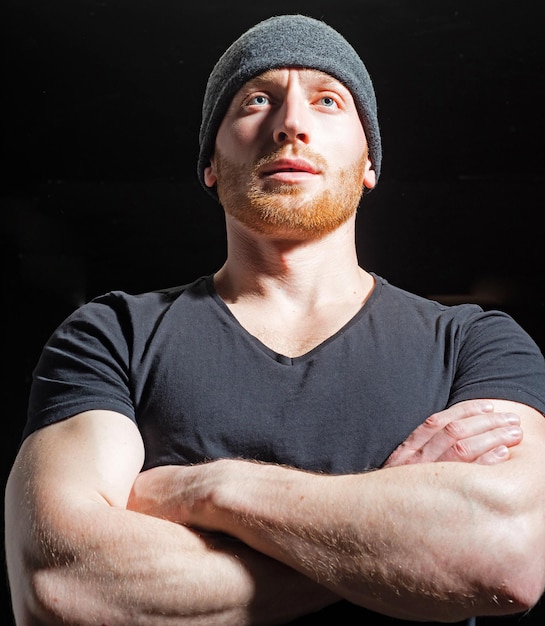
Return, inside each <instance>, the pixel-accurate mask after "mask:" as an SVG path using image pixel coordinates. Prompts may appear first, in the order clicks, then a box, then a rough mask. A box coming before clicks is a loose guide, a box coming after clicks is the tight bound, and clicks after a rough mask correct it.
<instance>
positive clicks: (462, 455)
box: [436, 414, 522, 465]
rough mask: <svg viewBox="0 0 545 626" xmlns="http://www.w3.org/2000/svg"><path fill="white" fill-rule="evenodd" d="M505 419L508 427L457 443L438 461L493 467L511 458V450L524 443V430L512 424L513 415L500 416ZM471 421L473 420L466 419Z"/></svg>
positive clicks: (499, 415) (439, 457)
mask: <svg viewBox="0 0 545 626" xmlns="http://www.w3.org/2000/svg"><path fill="white" fill-rule="evenodd" d="M498 417H499V418H501V417H505V421H506V422H508V425H507V426H504V427H499V428H493V429H492V430H488V431H484V432H481V433H479V434H476V435H474V436H470V437H467V438H465V439H460V440H458V441H456V442H455V443H454V444H453V445H452V446H451V447H449V448H448V449H447V450H446V451H445V452H444V453H443V454H441V455H439V456H437V459H436V460H437V461H460V462H463V463H474V462H477V463H481V464H485V465H492V464H495V463H500V462H502V461H505V460H507V459H508V458H509V448H511V447H512V446H516V445H518V444H519V443H520V442H521V441H522V429H521V428H520V426H517V425H514V424H511V422H512V421H513V417H516V416H513V415H511V414H498ZM466 419H468V420H469V419H471V418H466Z"/></svg>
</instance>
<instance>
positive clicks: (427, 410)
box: [23, 276, 545, 624]
mask: <svg viewBox="0 0 545 626" xmlns="http://www.w3.org/2000/svg"><path fill="white" fill-rule="evenodd" d="M375 279H376V286H375V289H374V291H373V292H372V294H371V296H370V297H369V299H368V300H367V302H366V303H365V305H364V306H363V308H362V309H361V310H360V311H359V312H358V313H357V314H356V315H355V316H354V317H353V318H352V320H350V321H349V322H348V323H347V324H346V325H345V326H344V327H343V328H342V329H341V330H339V331H338V332H337V333H335V334H334V335H333V336H332V337H330V338H329V339H327V340H326V341H324V342H323V343H322V344H320V345H319V346H317V347H316V348H314V349H313V350H311V351H309V352H308V353H307V354H304V355H302V356H299V357H296V358H288V357H286V356H283V355H280V354H277V353H275V352H274V351H272V350H270V349H269V348H268V347H266V346H265V345H264V344H263V343H261V342H260V341H259V340H258V339H256V338H255V337H253V336H252V335H250V334H249V333H248V332H247V331H246V330H245V329H244V328H243V327H242V326H241V325H240V324H239V323H238V321H237V320H236V319H235V318H234V316H233V315H232V314H231V312H230V311H229V309H228V308H227V306H226V305H225V304H224V303H223V301H222V300H221V299H220V298H219V297H218V295H217V294H216V292H215V290H214V287H213V281H212V277H211V276H208V277H203V278H200V279H198V280H196V281H195V282H194V283H192V284H190V285H185V286H181V287H177V288H173V289H167V290H161V291H156V292H150V293H145V294H140V295H129V294H126V293H123V292H112V293H109V294H106V295H104V296H101V297H98V298H96V299H95V300H93V301H92V302H90V303H88V304H86V305H84V306H82V307H81V308H80V309H78V310H77V311H75V312H74V313H73V314H72V315H71V316H70V317H69V318H68V319H67V320H66V321H65V322H64V323H63V324H62V325H61V327H60V328H59V329H58V330H57V331H56V332H55V333H54V334H53V336H52V337H51V339H50V340H49V342H48V343H47V345H46V346H45V348H44V350H43V353H42V356H41V359H40V361H39V363H38V365H37V367H36V370H35V372H34V380H33V385H32V390H31V398H30V404H29V414H28V421H27V425H26V427H25V430H24V434H23V436H27V435H28V434H29V433H31V432H32V431H34V430H36V429H37V428H40V427H42V426H44V425H47V424H50V423H53V422H56V421H58V420H61V419H65V418H68V417H70V416H71V415H75V414H77V413H80V412H82V411H86V410H90V409H109V410H112V411H117V412H120V413H122V414H124V415H126V416H127V417H128V418H130V419H132V420H134V421H135V422H136V424H137V425H138V427H139V429H140V431H141V433H142V437H143V439H144V445H145V450H146V459H145V468H150V467H153V466H156V465H161V464H186V463H198V462H201V461H203V460H209V459H215V458H220V457H242V458H248V459H256V460H262V461H267V462H274V463H282V464H287V465H291V466H294V467H299V468H302V469H308V470H314V471H322V472H328V473H339V474H342V473H349V472H360V471H364V470H367V469H371V468H378V467H380V466H381V465H382V463H383V462H384V461H385V459H386V458H387V457H388V456H389V454H390V453H391V452H392V451H393V450H394V449H395V448H396V447H397V445H398V444H399V443H400V442H402V441H403V440H404V439H405V438H406V437H407V436H408V435H409V434H410V433H411V432H412V431H413V430H414V429H415V428H416V426H417V425H419V424H420V423H422V421H423V420H424V419H425V418H426V417H428V416H429V415H431V414H432V413H434V412H436V411H439V410H442V409H444V408H445V407H447V406H449V405H452V404H454V403H456V402H459V401H461V400H467V399H471V398H502V399H507V400H513V401H516V402H521V403H523V404H527V405H530V406H533V407H535V408H536V409H537V410H539V411H541V412H543V413H545V362H544V359H543V355H542V354H541V352H540V350H539V348H538V347H537V345H536V344H535V343H534V342H533V341H532V339H531V338H530V337H529V336H528V335H527V333H526V332H524V331H523V330H522V329H521V328H520V326H518V325H517V324H516V323H515V322H514V320H513V319H512V318H511V317H509V316H508V315H506V314H504V313H501V312H498V311H492V312H484V311H483V310H482V309H481V308H480V307H478V306H476V305H461V306H453V307H448V306H444V305H441V304H439V303H437V302H433V301H430V300H427V299H425V298H421V297H419V296H416V295H413V294H410V293H408V292H406V291H403V290H401V289H398V288H396V287H394V286H392V285H390V284H388V283H387V282H386V281H385V280H384V279H382V278H380V277H377V276H375ZM345 604H346V603H345ZM345 609H346V610H347V611H352V610H355V609H352V608H351V607H349V606H348V605H347V606H345ZM331 610H334V611H337V612H338V611H340V607H336V608H335V609H328V610H327V611H326V612H327V614H328V615H329V611H331ZM356 613H357V618H356V617H354V620H356V619H357V620H358V621H361V619H362V616H363V614H364V613H365V614H366V615H367V612H365V611H363V610H362V609H357V610H356ZM337 614H338V613H337ZM371 615H372V616H373V618H372V619H373V620H374V622H373V623H381V622H380V621H378V620H381V619H383V618H379V616H376V615H375V614H371ZM307 619H310V618H307ZM301 623H303V622H301ZM304 623H310V622H308V621H305V622H304ZM342 623H343V624H350V623H355V621H354V622H352V619H351V618H348V615H346V617H345V618H343V621H342ZM383 623H385V624H393V623H395V620H394V621H392V620H388V619H387V618H384V621H383Z"/></svg>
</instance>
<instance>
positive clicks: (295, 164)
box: [260, 158, 320, 179]
mask: <svg viewBox="0 0 545 626" xmlns="http://www.w3.org/2000/svg"><path fill="white" fill-rule="evenodd" d="M319 173H320V172H319V170H318V169H317V168H316V167H315V166H314V165H313V164H312V163H310V162H309V161H307V160H305V159H286V158H284V159H276V160H275V161H272V162H271V163H267V164H266V165H264V166H263V167H262V168H261V171H260V175H261V176H263V177H266V178H274V177H280V178H282V179H284V178H286V177H289V176H287V175H292V176H293V175H296V176H298V177H299V178H303V177H312V176H315V175H317V174H319Z"/></svg>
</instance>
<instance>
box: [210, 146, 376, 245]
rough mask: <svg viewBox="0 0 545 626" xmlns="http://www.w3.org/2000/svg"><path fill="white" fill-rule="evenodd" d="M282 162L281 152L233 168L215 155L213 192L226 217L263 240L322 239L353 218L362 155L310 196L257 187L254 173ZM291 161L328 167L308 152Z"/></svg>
mask: <svg viewBox="0 0 545 626" xmlns="http://www.w3.org/2000/svg"><path fill="white" fill-rule="evenodd" d="M281 156H285V154H284V150H282V149H280V150H277V151H275V152H274V153H272V154H268V155H267V156H266V157H263V158H262V159H260V160H259V161H257V162H256V163H255V165H254V166H253V167H252V168H251V170H250V172H249V173H248V169H247V166H244V165H237V164H235V163H233V162H232V161H230V160H229V159H227V158H226V157H225V156H224V155H222V154H221V153H220V152H218V151H216V155H215V161H216V175H217V181H218V182H217V192H218V196H219V199H220V203H221V204H222V206H223V208H224V210H225V212H226V213H227V214H228V215H231V216H232V217H234V218H235V219H236V220H238V221H239V222H241V223H242V224H244V225H245V226H247V227H248V228H250V229H251V230H254V231H257V232H259V233H262V234H266V235H279V234H281V235H282V236H284V237H291V238H296V237H299V236H303V237H305V238H308V237H309V235H312V236H314V237H316V238H318V237H321V236H323V235H326V234H328V233H330V232H332V231H334V230H335V229H337V228H338V227H339V226H341V225H342V224H344V223H345V222H347V221H348V220H349V219H350V218H351V217H352V216H353V215H354V213H355V212H356V210H357V208H358V205H359V202H360V199H361V196H362V193H363V190H364V185H363V178H364V173H365V166H366V163H367V150H366V151H365V153H364V154H363V155H362V156H361V158H360V159H359V160H357V161H356V162H355V163H354V164H353V165H351V166H349V167H346V168H341V169H339V170H338V172H336V183H335V185H334V187H331V188H329V189H326V190H324V191H322V192H321V193H317V194H315V193H309V192H307V191H305V189H304V188H302V187H300V186H299V185H290V184H275V185H274V187H272V188H270V189H267V188H266V187H265V188H263V186H262V185H259V184H258V182H259V178H258V174H257V172H258V171H259V169H260V168H261V167H263V166H264V165H266V164H267V163H269V162H273V161H275V160H276V159H278V158H280V157H281ZM290 156H292V157H294V156H297V157H305V158H307V159H308V160H309V161H311V162H312V163H314V164H315V165H316V166H318V167H319V168H320V169H321V170H322V171H327V169H326V168H327V162H326V161H325V160H324V159H323V157H321V156H320V155H317V154H315V153H313V152H311V151H309V150H305V151H299V152H297V154H296V155H294V154H292V155H290Z"/></svg>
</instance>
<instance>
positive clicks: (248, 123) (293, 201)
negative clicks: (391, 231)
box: [205, 68, 375, 238]
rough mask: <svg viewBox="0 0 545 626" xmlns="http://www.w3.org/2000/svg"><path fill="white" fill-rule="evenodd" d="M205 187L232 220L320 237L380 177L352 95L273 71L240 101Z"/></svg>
mask: <svg viewBox="0 0 545 626" xmlns="http://www.w3.org/2000/svg"><path fill="white" fill-rule="evenodd" d="M205 182H206V184H207V185H209V186H213V185H214V184H217V191H218V196H219V198H220V202H221V204H222V205H223V207H224V209H225V211H226V213H227V215H229V216H231V217H234V218H235V219H236V220H238V221H240V222H242V223H243V224H245V225H246V226H248V227H249V228H251V229H252V230H255V231H257V232H261V233H264V234H268V235H274V236H281V237H288V238H294V237H301V236H303V237H309V236H315V237H319V236H321V235H324V234H326V233H328V232H331V231H332V230H334V229H335V228H337V227H338V226H340V225H341V224H343V223H344V222H346V221H347V220H348V219H349V218H351V217H352V216H353V215H354V213H355V211H356V209H357V206H358V203H359V200H360V197H361V193H362V191H363V188H364V185H365V186H366V187H369V188H372V187H373V186H374V182H375V176H374V172H373V170H372V169H371V164H370V162H369V161H368V159H367V142H366V139H365V134H364V131H363V127H362V125H361V121H360V119H359V116H358V113H357V110H356V107H355V104H354V100H353V98H352V95H351V94H350V92H349V91H348V89H346V87H344V86H343V85H342V84H341V83H340V82H339V81H337V80H336V79H334V78H332V77H331V76H329V75H327V74H324V73H323V72H319V71H316V70H309V69H292V68H290V69H278V70H270V71H268V72H265V73H264V74H261V75H260V76H258V77H256V78H254V79H252V80H250V81H248V83H246V84H245V85H244V86H243V87H242V88H241V89H240V90H239V91H238V93H237V94H236V95H235V97H234V98H233V101H232V103H231V106H230V107H229V109H228V111H227V113H226V115H225V117H224V119H223V121H222V123H221V125H220V128H219V130H218V134H217V137H216V147H215V153H214V155H213V157H212V159H211V165H210V166H209V167H208V168H207V169H206V170H205Z"/></svg>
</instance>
